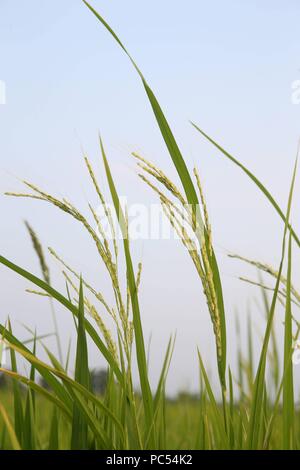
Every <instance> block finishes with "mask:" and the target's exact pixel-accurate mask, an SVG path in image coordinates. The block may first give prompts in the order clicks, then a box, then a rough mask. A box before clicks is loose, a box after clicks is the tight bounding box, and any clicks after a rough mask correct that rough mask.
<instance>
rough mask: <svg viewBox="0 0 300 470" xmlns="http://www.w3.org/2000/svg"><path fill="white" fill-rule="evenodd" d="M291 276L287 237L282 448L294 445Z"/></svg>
mask: <svg viewBox="0 0 300 470" xmlns="http://www.w3.org/2000/svg"><path fill="white" fill-rule="evenodd" d="M291 277H292V239H291V234H290V237H289V249H288V270H287V285H286V306H285V322H284V371H285V372H286V373H285V377H284V381H283V409H282V413H283V430H282V432H283V448H284V449H285V450H292V449H293V445H294V425H293V424H294V413H295V404H294V381H293V364H292V360H291V351H292V349H293V333H292V302H291Z"/></svg>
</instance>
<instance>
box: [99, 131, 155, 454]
mask: <svg viewBox="0 0 300 470" xmlns="http://www.w3.org/2000/svg"><path fill="white" fill-rule="evenodd" d="M100 147H101V152H102V158H103V162H104V167H105V172H106V177H107V181H108V185H109V189H110V193H111V196H112V200H113V204H114V207H115V211H116V214H117V217H118V221H119V225H120V228H121V231H122V235H123V244H124V252H125V259H126V268H127V279H128V284H129V291H130V299H131V304H132V312H133V324H134V333H135V344H136V356H137V362H138V370H139V377H140V385H141V390H142V398H143V405H144V411H145V419H146V425H147V429H148V430H150V429H151V428H152V423H153V414H154V409H153V398H152V392H151V389H150V384H149V380H148V373H147V359H146V352H145V342H144V335H143V328H142V322H141V315H140V307H139V300H138V295H137V287H136V282H135V279H136V277H135V274H134V270H133V264H132V259H131V254H130V248H129V240H128V236H127V235H128V234H127V229H126V220H125V216H124V214H123V211H122V207H121V204H120V200H119V196H118V194H117V191H116V187H115V184H114V181H113V178H112V175H111V171H110V168H109V164H108V161H107V158H106V155H105V151H104V147H103V143H102V140H101V139H100ZM149 445H150V446H153V445H154V430H153V431H152V432H151V440H150V442H149Z"/></svg>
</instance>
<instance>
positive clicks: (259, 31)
mask: <svg viewBox="0 0 300 470" xmlns="http://www.w3.org/2000/svg"><path fill="white" fill-rule="evenodd" d="M93 6H94V7H95V8H96V9H97V10H98V11H99V12H101V14H102V16H103V17H104V18H105V19H106V20H107V21H108V23H109V24H110V25H111V26H112V27H113V28H114V29H115V31H116V32H117V33H118V35H119V36H120V38H122V41H123V42H124V44H125V45H126V47H127V48H128V50H129V51H130V53H131V54H132V56H133V57H134V59H135V60H136V62H137V64H138V65H139V67H140V69H141V70H142V71H143V74H144V75H145V77H146V78H147V81H148V82H149V84H150V86H151V87H152V89H153V90H154V92H155V94H156V96H157V98H158V100H159V102H160V104H161V106H162V108H163V110H164V112H165V114H166V116H167V119H168V121H169V123H170V125H171V128H172V130H173V131H174V135H175V136H176V139H177V141H178V143H179V145H180V148H181V150H182V152H183V155H184V158H185V160H186V162H187V164H188V167H189V168H190V169H192V168H193V166H195V165H196V166H197V167H198V169H199V172H200V174H201V179H202V182H203V185H204V190H205V194H206V198H207V205H208V209H209V213H210V218H211V222H212V228H213V239H214V243H215V248H216V254H217V257H218V261H219V264H220V271H221V276H222V279H223V286H224V295H225V304H226V311H227V327H228V334H229V342H228V343H229V359H230V358H232V361H234V352H235V348H236V344H237V339H236V335H235V316H236V315H238V317H239V318H240V322H241V324H242V330H243V332H244V333H245V331H244V330H245V323H246V317H247V314H248V312H249V311H251V312H252V317H251V318H252V323H253V328H254V330H255V333H256V334H255V338H256V346H257V348H259V344H260V342H259V341H260V338H261V334H262V331H263V328H264V323H263V312H262V309H261V308H260V307H259V305H261V300H260V293H259V291H258V290H257V289H256V288H255V287H253V286H249V285H246V284H243V283H242V282H241V281H240V280H239V279H238V277H239V276H248V277H251V278H252V279H257V273H256V271H255V269H251V268H249V267H248V266H246V265H244V264H243V263H240V262H238V261H236V260H232V259H229V258H228V256H227V254H228V253H229V252H234V253H238V254H241V255H243V256H246V257H249V258H253V259H260V260H261V261H264V262H266V263H268V264H271V265H274V266H275V267H277V266H278V263H279V260H280V250H281V239H282V232H283V227H282V223H281V221H280V219H279V217H278V216H277V214H276V213H275V212H274V210H273V208H271V206H270V205H269V203H268V202H267V201H266V200H265V199H264V197H263V196H262V194H261V193H259V191H258V190H257V188H256V187H255V186H254V185H253V183H252V182H250V180H249V179H247V177H246V176H245V175H244V174H242V173H241V171H240V170H239V169H238V168H236V167H235V166H233V164H232V163H230V162H229V161H228V160H226V159H225V157H224V156H222V155H221V154H220V152H218V151H217V150H216V149H214V148H213V147H212V145H211V144H209V143H208V142H206V141H205V140H204V138H203V137H201V136H200V135H199V134H198V133H197V132H196V131H195V129H193V128H192V126H191V125H190V120H191V121H194V122H195V123H197V124H198V125H199V126H200V127H201V128H202V129H203V130H205V132H207V133H208V134H209V135H210V136H212V137H213V138H214V139H215V140H216V141H217V142H219V143H220V144H221V145H222V146H223V147H224V148H225V149H227V150H228V151H229V152H231V153H232V154H233V155H234V156H235V157H237V158H238V159H239V160H240V161H241V162H242V163H243V164H245V165H246V166H247V167H248V168H249V169H251V170H252V171H253V172H254V173H255V174H256V175H257V176H258V177H259V178H260V179H261V180H262V181H263V182H264V183H265V185H266V186H267V188H268V189H269V190H270V191H271V192H272V194H273V195H274V196H275V197H276V200H277V201H278V202H279V203H280V205H281V206H282V207H283V208H285V207H286V203H287V197H288V191H289V185H290V180H291V174H292V169H293V165H294V160H295V156H296V150H297V142H298V139H299V135H300V105H298V104H297V103H296V102H295V100H293V95H292V93H293V86H296V85H295V84H296V82H297V80H300V42H299V32H298V26H299V25H298V18H299V13H300V5H299V2H298V1H296V0H287V1H285V2H282V1H279V0H272V1H271V0H265V1H264V2H261V1H258V0H252V1H251V2H250V1H247V2H241V1H237V0H228V1H227V2H223V1H221V0H212V1H210V2H207V1H203V0H197V1H196V0H188V1H186V2H181V1H177V0H172V1H170V0H164V2H161V1H157V0H152V2H139V1H137V0H122V1H116V0H110V1H105V0H94V2H93ZM0 58H1V60H0V80H1V81H2V82H5V89H6V97H5V98H6V104H0V193H1V195H0V213H1V220H2V224H1V254H2V255H4V256H6V257H7V258H9V259H11V260H12V261H15V262H17V263H18V264H19V265H21V266H23V267H26V268H27V269H29V270H33V271H34V272H36V273H37V274H39V266H38V262H37V260H36V258H35V255H34V253H33V250H32V247H31V243H30V240H29V238H28V235H27V233H26V230H25V228H24V224H23V221H24V220H28V221H29V222H30V223H31V224H32V226H33V227H34V229H35V230H36V232H37V233H38V234H39V236H40V238H41V241H42V242H43V244H44V246H45V247H47V246H52V247H53V248H55V250H56V251H57V252H58V253H59V254H63V256H64V258H65V259H66V261H67V262H69V264H71V265H72V266H73V267H74V268H76V269H77V271H78V272H82V273H83V275H84V276H86V278H87V279H88V280H89V281H90V282H93V283H94V284H95V285H96V286H97V287H98V289H99V290H103V291H104V292H107V296H108V298H109V296H110V295H111V294H110V289H109V284H108V282H107V279H106V278H105V275H104V271H103V268H102V267H101V265H100V262H99V261H98V260H97V259H96V256H95V251H94V247H93V245H92V244H91V243H90V241H89V240H88V238H87V237H86V236H85V235H84V234H83V233H82V230H81V228H80V227H79V226H78V225H77V224H76V223H75V222H73V221H72V220H71V219H69V218H67V217H65V216H63V215H62V214H60V213H59V212H58V211H57V210H55V209H54V208H51V207H48V206H46V205H44V204H43V203H39V202H36V201H28V200H20V199H18V200H13V199H9V198H7V197H5V196H4V195H3V193H4V192H5V191H22V190H23V187H22V184H21V181H20V180H22V179H26V180H29V181H32V182H34V183H36V184H38V186H40V187H42V188H45V189H46V190H47V191H48V192H50V193H53V194H57V195H58V196H60V197H67V198H69V199H70V200H72V201H73V202H74V203H76V204H77V205H78V206H79V207H80V208H82V210H87V202H88V201H89V200H90V201H91V202H93V203H96V199H95V195H94V193H93V192H92V190H91V187H90V183H89V180H88V176H87V173H86V170H85V168H84V164H83V159H82V156H83V152H86V153H87V154H88V155H89V157H90V159H91V160H92V162H93V163H94V165H95V167H96V168H97V172H98V175H99V180H100V182H101V184H103V185H105V177H104V171H103V167H102V166H101V161H100V155H99V147H98V132H101V135H102V137H103V140H104V143H105V146H106V151H107V155H108V158H109V161H110V164H111V167H112V171H113V174H114V177H115V179H116V182H117V186H118V189H119V193H120V195H122V196H126V197H127V198H128V200H129V202H131V203H133V202H134V203H141V204H151V203H152V202H156V199H155V196H154V195H153V194H152V193H151V191H149V189H148V188H146V187H145V185H144V184H143V183H142V182H141V181H139V179H138V176H137V171H136V167H135V163H134V161H133V159H132V157H131V152H132V151H138V152H139V153H140V154H141V155H143V156H144V157H146V158H148V159H149V160H151V161H153V162H154V163H155V164H157V165H158V166H160V167H161V168H162V169H163V170H164V171H165V172H166V173H167V174H168V175H170V177H171V178H173V179H174V180H175V181H177V182H178V180H177V179H176V178H177V176H176V173H175V170H174V168H173V166H172V162H171V160H170V157H169V155H168V153H167V150H166V148H165V145H164V142H163V139H162V137H161V135H160V133H159V130H158V127H157V124H156V122H155V119H154V116H153V114H152V111H151V108H150V106H149V103H148V101H147V97H146V95H145V92H144V90H143V87H142V84H141V82H140V80H139V78H138V76H137V74H136V72H135V71H134V69H133V67H132V65H131V64H130V62H129V60H128V58H127V57H126V56H125V55H124V53H122V51H121V50H120V48H119V47H118V46H117V44H116V43H115V42H114V40H113V39H112V37H111V36H110V35H109V34H108V33H107V31H105V30H104V28H103V27H102V25H101V24H100V23H99V22H97V20H96V18H95V17H94V16H93V15H92V14H91V12H90V11H89V10H88V9H87V8H86V7H85V5H84V4H83V3H82V2H81V1H80V0H64V2H61V1H59V0H52V1H51V2H50V1H48V2H46V1H40V0H39V1H38V0H27V1H26V2H23V1H17V2H11V1H9V0H0ZM296 101H297V100H296ZM178 184H179V182H178ZM298 186H299V185H298ZM106 194H108V193H107V192H106ZM298 201H299V189H298V188H296V193H295V203H294V211H293V223H294V225H295V227H296V228H298V229H299V228H300V227H299V217H298V215H297V214H298V213H299V203H298ZM132 250H133V255H134V259H135V262H136V263H137V262H139V261H140V260H141V261H142V263H143V275H142V283H141V291H140V296H141V308H142V320H143V325H144V330H145V337H146V338H150V337H151V346H150V353H149V356H150V372H151V380H152V383H153V384H155V382H156V381H157V378H158V374H159V370H160V367H161V365H162V361H163V352H164V350H165V349H166V346H167V342H168V339H169V336H170V334H174V333H175V332H176V335H177V337H176V338H177V339H176V348H175V352H174V357H173V363H172V367H171V369H170V375H169V385H168V390H169V391H170V393H172V392H174V391H177V390H182V389H188V390H194V389H195V388H196V386H197V380H198V378H197V373H195V370H197V369H196V368H197V354H196V348H197V346H198V347H199V348H200V350H201V352H202V354H203V356H204V359H205V361H206V364H207V367H208V369H209V370H211V371H212V374H214V372H213V371H214V370H215V356H214V355H215V353H214V345H213V335H212V329H211V325H210V320H209V315H208V312H207V310H206V305H205V301H204V299H203V294H202V288H201V285H200V283H199V280H198V279H197V275H196V272H195V271H194V267H193V265H192V263H191V261H190V259H189V256H188V254H187V253H186V252H185V250H184V248H183V247H182V246H181V245H180V243H179V242H176V241H174V240H173V241H172V240H156V241H151V240H144V241H143V240H140V241H137V242H133V244H132ZM295 251H296V250H295ZM295 255H296V254H295ZM296 256H297V255H296ZM49 264H50V266H51V273H52V277H53V278H54V279H55V281H54V283H55V285H56V286H57V287H58V288H60V289H62V290H63V289H64V284H63V279H62V276H61V275H60V270H59V266H58V265H57V264H56V263H55V262H54V261H53V260H51V259H50V260H49ZM298 264H299V263H298ZM295 265H296V263H295ZM298 281H299V268H297V267H296V266H295V269H294V283H295V285H297V282H298ZM0 282H1V287H2V292H1V301H0V316H1V322H4V321H5V319H6V317H7V316H8V315H9V316H10V317H11V319H12V321H13V326H14V330H15V332H16V333H17V334H18V335H19V336H20V337H22V338H24V339H26V338H27V337H28V333H27V332H26V331H25V330H24V327H23V326H22V325H23V324H25V325H27V326H28V327H30V328H33V329H34V328H37V331H38V332H39V333H40V334H44V333H48V332H51V331H52V323H51V315H50V311H49V309H48V304H47V303H46V302H45V299H41V298H36V297H33V296H32V295H29V294H27V293H25V289H26V288H28V287H30V286H29V285H28V283H27V282H25V281H23V280H22V279H19V278H17V277H16V275H15V274H13V273H11V272H9V271H7V270H6V269H5V268H3V267H2V268H1V267H0ZM268 282H269V284H271V285H272V282H273V281H272V280H268ZM56 308H57V315H58V318H59V324H60V331H61V335H62V337H63V341H64V349H65V350H66V349H67V343H68V340H69V337H72V338H73V343H74V331H73V324H72V320H71V319H70V318H69V316H68V312H65V311H64V310H62V309H60V308H59V307H56ZM276 325H277V329H278V332H280V331H281V330H282V312H281V311H280V309H279V310H278V314H277V316H276ZM281 332H282V331H281ZM51 341H52V340H51V339H50V340H48V342H49V344H52V346H53V347H55V345H54V343H53V341H52V342H51ZM147 342H148V341H147ZM90 354H91V363H92V365H93V366H94V367H102V366H103V365H104V362H103V360H102V358H100V357H99V356H98V355H97V354H96V351H94V350H93V348H92V347H91V350H90Z"/></svg>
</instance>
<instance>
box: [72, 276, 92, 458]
mask: <svg viewBox="0 0 300 470" xmlns="http://www.w3.org/2000/svg"><path fill="white" fill-rule="evenodd" d="M75 380H76V382H78V383H79V384H80V385H82V386H83V387H85V388H86V389H87V390H90V373H89V365H88V350H87V342H86V335H85V327H84V297H83V287H82V279H80V290H79V309H78V329H77V350H76V366H75ZM87 448H88V426H87V422H86V419H85V417H84V416H82V413H81V411H80V409H79V408H78V406H77V404H76V403H74V409H73V424H72V437H71V449H73V450H85V449H87Z"/></svg>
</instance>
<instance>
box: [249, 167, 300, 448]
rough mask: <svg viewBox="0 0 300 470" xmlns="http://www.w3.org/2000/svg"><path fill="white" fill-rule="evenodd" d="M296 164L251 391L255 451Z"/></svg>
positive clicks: (252, 440)
mask: <svg viewBox="0 0 300 470" xmlns="http://www.w3.org/2000/svg"><path fill="white" fill-rule="evenodd" d="M297 163H298V159H296V163H295V167H294V172H293V177H292V182H291V187H290V192H289V198H288V204H287V213H286V218H285V226H284V233H283V241H282V254H281V261H280V266H279V270H278V276H277V280H276V286H275V289H274V294H273V299H272V303H271V308H270V313H269V318H268V322H267V327H266V331H265V336H264V341H263V346H262V350H261V354H260V360H259V365H258V369H257V373H256V378H255V383H254V391H253V400H252V403H251V410H250V419H249V428H248V439H247V446H248V448H250V449H257V447H258V444H259V442H258V440H259V428H260V423H261V419H262V410H263V406H262V405H263V402H262V400H263V395H264V384H265V370H266V360H267V352H268V344H269V340H270V336H271V332H272V325H273V319H274V314H275V307H276V301H277V296H278V291H279V286H280V278H281V274H282V270H283V262H284V257H285V247H286V235H287V231H288V228H289V219H290V212H291V205H292V198H293V191H294V185H295V178H296V171H297Z"/></svg>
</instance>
